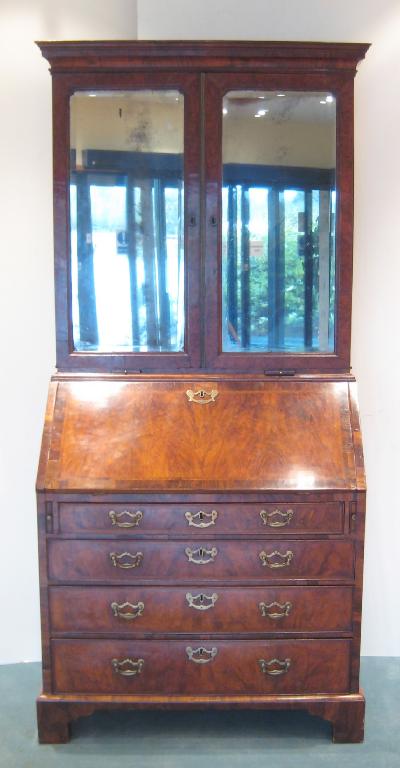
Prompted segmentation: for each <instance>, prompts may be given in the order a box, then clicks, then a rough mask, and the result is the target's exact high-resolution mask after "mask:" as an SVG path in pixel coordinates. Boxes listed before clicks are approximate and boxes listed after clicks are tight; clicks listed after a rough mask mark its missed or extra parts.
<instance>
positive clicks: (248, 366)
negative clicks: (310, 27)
mask: <svg viewBox="0 0 400 768" xmlns="http://www.w3.org/2000/svg"><path fill="white" fill-rule="evenodd" d="M39 46H40V49H41V51H42V53H43V55H44V56H45V58H46V59H48V61H49V63H50V67H51V75H52V80H53V137H54V222H55V285H56V328H57V370H56V373H55V374H54V376H53V377H52V380H51V384H50V389H49V397H48V404H47V411H46V418H45V425H44V432H43V441H42V450H41V457H40V465H39V472H38V481H37V495H38V525H39V549H40V590H41V608H42V635H43V691H42V693H41V695H40V696H39V697H38V700H37V708H38V729H39V739H40V741H42V742H44V743H58V742H63V741H67V740H68V738H69V728H70V724H71V722H72V721H73V720H74V719H75V718H77V717H80V716H84V715H90V714H91V713H92V712H94V711H96V710H98V709H119V708H121V709H122V708H131V709H134V708H151V707H154V708H157V707H161V708H166V707H170V708H183V709H184V708H204V707H214V708H229V707H234V708H238V707H243V708H259V709H305V710H307V711H308V712H310V713H311V714H312V715H317V716H320V717H323V718H325V719H327V720H329V721H330V722H331V723H332V727H333V738H334V740H335V741H344V742H346V741H353V742H357V741H361V740H362V738H363V721H364V706H365V702H364V696H363V694H362V692H361V691H360V688H359V661H360V658H359V654H360V625H361V595H362V573H363V536H364V514H365V477H364V467H363V457H362V443H361V434H360V426H359V416H358V407H357V394H356V383H355V381H354V378H353V376H352V375H351V373H350V330H351V291H352V232H353V220H352V216H353V85H354V75H355V71H356V66H357V63H358V62H359V61H360V60H361V59H362V58H363V57H364V55H365V53H366V51H367V48H368V46H367V45H361V44H323V43H271V42H265V43H264V42H248V43H243V42H241V43H235V42H216V43H214V42H163V41H159V42H127V41H124V42H107V41H103V42H74V43H72V42H68V43H62V42H42V43H39Z"/></svg>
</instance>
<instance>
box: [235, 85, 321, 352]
mask: <svg viewBox="0 0 400 768" xmlns="http://www.w3.org/2000/svg"><path fill="white" fill-rule="evenodd" d="M222 146H223V151H222V158H223V185H222V213H223V223H222V349H223V351H224V352H292V353H296V354H297V353H302V352H332V351H333V350H334V335H335V204H336V191H335V166H336V103H335V98H334V96H333V95H332V94H331V93H326V92H323V93H317V92H299V91H296V92H288V91H285V92H278V91H277V92H271V91H250V90H246V91H230V92H229V93H227V94H226V96H225V97H224V100H223V143H222Z"/></svg>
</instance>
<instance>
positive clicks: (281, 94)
mask: <svg viewBox="0 0 400 768" xmlns="http://www.w3.org/2000/svg"><path fill="white" fill-rule="evenodd" d="M276 95H277V96H279V97H280V98H282V96H285V95H286V94H285V93H277V94H276Z"/></svg>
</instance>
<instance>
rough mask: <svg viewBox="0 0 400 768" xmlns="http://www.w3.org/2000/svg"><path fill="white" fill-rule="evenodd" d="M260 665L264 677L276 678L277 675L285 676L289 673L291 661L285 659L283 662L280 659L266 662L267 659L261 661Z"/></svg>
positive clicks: (259, 661)
mask: <svg viewBox="0 0 400 768" xmlns="http://www.w3.org/2000/svg"><path fill="white" fill-rule="evenodd" d="M258 663H259V665H260V669H261V672H262V673H263V674H264V675H271V677H276V676H277V675H284V674H285V673H286V672H288V671H289V669H290V665H291V659H283V661H280V660H279V659H270V660H269V661H265V659H259V660H258Z"/></svg>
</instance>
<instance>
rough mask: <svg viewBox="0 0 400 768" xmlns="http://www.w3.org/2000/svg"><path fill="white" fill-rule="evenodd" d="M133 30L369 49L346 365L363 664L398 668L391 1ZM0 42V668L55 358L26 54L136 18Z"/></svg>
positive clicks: (53, 21) (46, 181) (71, 19)
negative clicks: (357, 433) (363, 524)
mask: <svg viewBox="0 0 400 768" xmlns="http://www.w3.org/2000/svg"><path fill="white" fill-rule="evenodd" d="M177 20H179V24H178V22H177ZM137 22H138V26H137V29H138V36H139V37H143V38H152V37H153V38H196V37H197V38H214V39H217V38H230V39H234V38H238V39H240V38H242V39H245V38H249V39H251V38H253V39H264V38H265V39H278V40H295V39H297V40H301V39H303V40H326V41H328V40H331V41H332V40H338V41H361V42H371V43H372V44H373V46H372V48H371V50H370V51H369V53H368V54H367V58H366V60H365V62H363V63H362V65H361V66H360V70H359V74H358V75H357V78H356V179H355V180H356V208H355V291H354V322H353V366H354V370H355V373H356V375H357V377H358V381H359V393H360V401H361V411H362V425H363V432H364V444H365V454H366V463H367V472H368V484H369V502H368V526H367V550H366V591H365V603H364V629H363V651H364V653H366V654H373V655H399V654H400V611H399V607H400V605H399V603H400V601H399V598H398V590H397V587H396V576H395V571H396V567H397V546H398V541H399V540H400V509H399V506H400V503H399V500H398V497H397V494H396V491H397V489H396V484H397V483H396V481H397V477H398V475H399V474H400V472H399V468H400V444H399V443H400V438H399V430H400V404H399V403H400V395H399V392H400V365H399V360H398V348H399V342H398V339H397V329H398V326H399V321H398V317H397V306H398V303H399V302H398V300H397V298H398V293H399V285H400V255H399V245H398V235H397V228H398V224H397V222H398V220H399V213H398V212H399V210H400V184H399V179H400V152H399V149H398V126H399V125H400V99H399V93H400V87H399V86H400V45H399V41H400V7H399V3H398V0H381V2H379V3H377V2H376V0H352V2H348V0H336V2H334V3H333V2H332V0H302V2H301V3H300V2H298V0H297V2H296V0H247V2H246V3H245V4H243V6H242V5H239V3H235V2H232V0H202V2H200V0H196V1H194V0H168V2H167V3H166V2H164V0H138V15H137ZM0 29H1V30H2V44H1V47H0V72H1V76H0V90H1V93H0V104H1V120H0V148H1V149H0V151H1V160H0V168H1V185H0V219H1V226H0V260H1V261H0V263H1V278H0V328H1V330H2V336H3V342H2V356H1V359H2V361H3V368H2V375H1V378H0V408H1V412H0V460H1V463H0V510H1V514H0V525H1V535H0V605H2V607H3V619H2V622H1V623H2V628H1V631H0V663H1V662H2V663H7V662H13V661H20V660H23V659H38V658H39V657H40V641H39V612H38V589H37V558H36V522H35V498H34V491H33V489H34V481H35V474H36V466H37V459H38V453H39V444H40V435H41V428H42V422H43V414H44V406H45V398H46V390H47V384H48V379H49V376H50V373H51V371H52V368H53V366H54V359H55V353H54V320H53V314H54V313H53V287H52V280H53V277H52V228H51V227H52V225H51V217H52V211H51V104H50V98H51V84H50V76H49V74H48V72H47V63H46V62H45V61H44V60H43V59H41V56H40V53H39V51H38V49H36V47H35V46H34V44H33V40H35V39H55V38H58V39H95V38H100V39H101V38H104V39H105V38H126V37H131V38H134V37H135V36H136V4H135V2H133V0H113V2H112V3H110V2H107V0H58V2H56V3H55V2H54V0H25V1H24V0H2V2H1V7H0ZM21 95H22V98H21ZM396 300H397V301H396Z"/></svg>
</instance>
